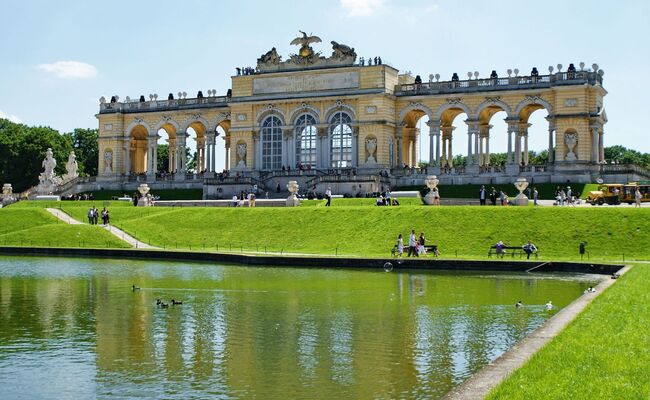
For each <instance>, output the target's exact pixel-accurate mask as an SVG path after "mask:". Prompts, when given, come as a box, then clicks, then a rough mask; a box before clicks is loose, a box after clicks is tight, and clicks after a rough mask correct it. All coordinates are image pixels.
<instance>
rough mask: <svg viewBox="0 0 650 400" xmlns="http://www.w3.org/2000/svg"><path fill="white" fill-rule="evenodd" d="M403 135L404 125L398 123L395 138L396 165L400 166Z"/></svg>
mask: <svg viewBox="0 0 650 400" xmlns="http://www.w3.org/2000/svg"><path fill="white" fill-rule="evenodd" d="M403 137H404V126H403V125H398V126H397V132H396V133H395V139H396V141H397V166H398V167H401V166H402V138H403Z"/></svg>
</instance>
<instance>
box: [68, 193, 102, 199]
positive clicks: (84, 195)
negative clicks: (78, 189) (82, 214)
mask: <svg viewBox="0 0 650 400" xmlns="http://www.w3.org/2000/svg"><path fill="white" fill-rule="evenodd" d="M61 200H95V196H94V195H93V194H92V193H82V194H70V195H67V196H61Z"/></svg>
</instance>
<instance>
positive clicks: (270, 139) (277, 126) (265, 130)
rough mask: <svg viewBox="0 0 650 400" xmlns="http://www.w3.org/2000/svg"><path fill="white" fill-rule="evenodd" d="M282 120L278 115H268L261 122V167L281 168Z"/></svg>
mask: <svg viewBox="0 0 650 400" xmlns="http://www.w3.org/2000/svg"><path fill="white" fill-rule="evenodd" d="M281 126H282V122H281V121H280V119H279V118H278V117H275V116H270V117H268V118H266V119H265V120H264V122H262V131H261V132H260V139H261V143H262V169H263V170H279V169H281V168H282V128H281Z"/></svg>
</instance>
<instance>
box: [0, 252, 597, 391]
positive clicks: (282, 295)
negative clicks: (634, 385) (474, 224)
mask: <svg viewBox="0 0 650 400" xmlns="http://www.w3.org/2000/svg"><path fill="white" fill-rule="evenodd" d="M598 279H600V278H598V277H596V276H593V275H562V274H555V275H550V274H533V275H531V274H499V273H487V274H479V273H458V272H453V273H451V272H421V271H418V272H407V271H398V270H393V271H392V272H389V273H387V272H384V271H366V270H352V271H351V270H327V269H288V268H261V267H240V266H224V265H218V266H214V265H205V264H191V263H178V262H173V263H172V262H169V263H162V262H145V261H132V260H104V259H97V260H88V259H63V258H53V259H47V258H23V257H0V393H2V395H1V396H0V397H2V398H3V399H13V398H28V399H52V398H56V399H81V398H116V399H122V398H166V399H189V398H217V399H250V398H258V399H286V398H302V399H319V398H322V399H332V398H335V399H338V400H340V399H372V398H391V399H392V398H439V397H441V396H443V395H444V394H445V393H447V392H448V391H449V390H450V389H451V388H452V387H454V386H456V385H457V384H459V383H460V382H462V381H463V380H465V379H466V378H467V377H469V376H470V375H471V374H473V373H474V372H476V371H477V370H479V369H480V368H481V367H482V366H484V365H485V364H487V363H489V362H490V361H492V360H494V359H495V358H496V357H498V356H499V355H501V354H502V353H503V352H504V351H506V350H507V349H508V348H509V347H511V346H512V345H513V344H514V343H515V342H517V341H519V340H521V339H522V338H523V337H524V336H526V335H527V334H528V333H530V332H531V331H532V330H534V329H535V328H537V327H538V326H539V325H540V324H542V323H543V322H544V321H545V320H547V319H548V318H549V317H550V316H552V315H553V314H554V313H556V312H557V311H558V309H559V308H562V307H564V306H566V305H567V304H569V303H570V302H571V301H573V300H574V299H575V298H577V297H578V296H580V295H581V294H582V291H583V290H584V289H585V288H587V287H588V286H590V285H592V284H595V283H596V282H597V280H598ZM133 284H135V285H137V286H138V287H140V288H141V289H140V290H135V291H133V290H132V285H133ZM158 298H160V299H162V300H163V301H164V302H166V303H169V307H168V308H161V307H158V306H156V299H158ZM171 299H175V300H179V301H182V302H183V304H182V305H172V304H171ZM518 300H521V301H523V303H524V307H521V308H516V307H515V306H514V304H515V303H516V302H517V301H518ZM548 300H552V301H553V303H554V304H555V305H556V309H554V310H551V311H547V310H546V309H545V307H544V304H545V303H546V302H547V301H548Z"/></svg>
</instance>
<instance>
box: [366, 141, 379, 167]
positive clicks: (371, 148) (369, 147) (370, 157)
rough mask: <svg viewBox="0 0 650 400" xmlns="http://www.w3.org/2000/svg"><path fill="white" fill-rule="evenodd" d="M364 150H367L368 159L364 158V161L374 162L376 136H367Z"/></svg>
mask: <svg viewBox="0 0 650 400" xmlns="http://www.w3.org/2000/svg"><path fill="white" fill-rule="evenodd" d="M366 150H367V151H368V159H367V160H366V163H368V164H375V163H376V162H377V159H375V156H374V155H373V154H375V151H376V150H377V139H376V138H368V139H366Z"/></svg>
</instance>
